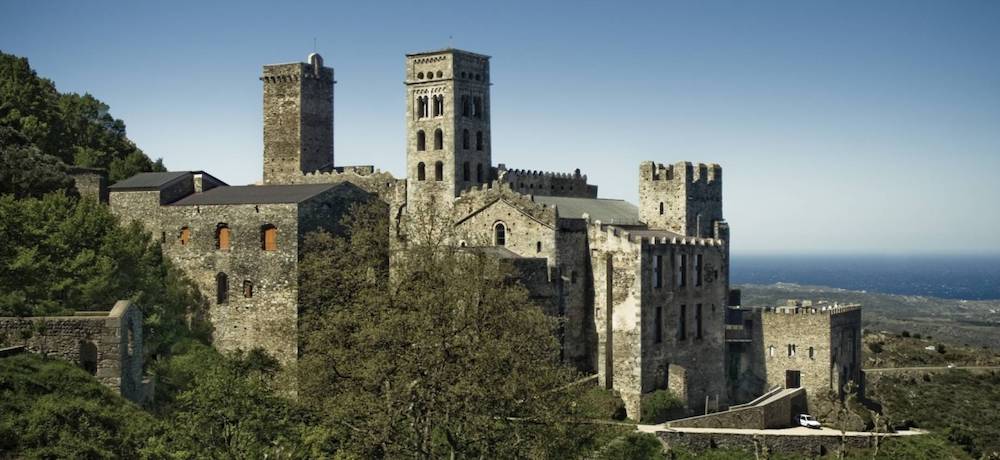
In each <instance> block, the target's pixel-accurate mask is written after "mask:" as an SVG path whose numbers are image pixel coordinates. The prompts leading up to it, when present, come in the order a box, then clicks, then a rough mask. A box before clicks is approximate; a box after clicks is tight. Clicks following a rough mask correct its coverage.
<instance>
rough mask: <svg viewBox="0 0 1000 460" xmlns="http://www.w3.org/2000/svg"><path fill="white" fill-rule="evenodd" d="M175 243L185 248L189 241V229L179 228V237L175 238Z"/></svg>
mask: <svg viewBox="0 0 1000 460" xmlns="http://www.w3.org/2000/svg"><path fill="white" fill-rule="evenodd" d="M177 241H178V242H180V243H181V246H187V244H188V242H190V241H191V229H190V228H187V227H181V236H180V237H179V238H177Z"/></svg>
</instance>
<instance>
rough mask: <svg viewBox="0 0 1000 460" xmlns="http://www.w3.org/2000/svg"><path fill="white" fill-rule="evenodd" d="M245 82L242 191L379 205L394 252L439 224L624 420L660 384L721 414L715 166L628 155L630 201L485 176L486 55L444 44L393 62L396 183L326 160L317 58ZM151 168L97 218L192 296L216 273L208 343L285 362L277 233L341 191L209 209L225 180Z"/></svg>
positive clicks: (290, 233)
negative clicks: (259, 83) (398, 120)
mask: <svg viewBox="0 0 1000 460" xmlns="http://www.w3.org/2000/svg"><path fill="white" fill-rule="evenodd" d="M262 80H263V82H264V171H263V177H264V184H265V185H263V186H259V187H257V189H258V192H259V193H254V195H255V196H267V195H269V194H272V192H273V193H278V192H280V193H286V192H285V191H281V190H279V189H278V188H277V187H308V186H316V185H321V184H328V185H329V184H341V185H351V186H352V187H354V188H355V189H358V190H363V191H366V192H367V193H368V194H369V195H370V196H372V197H378V198H379V199H380V200H381V201H382V202H384V203H386V205H387V212H388V213H389V217H390V219H389V222H390V223H389V225H390V228H389V229H388V231H389V232H390V235H391V237H390V244H392V245H396V246H401V245H405V244H407V242H408V241H415V240H416V239H418V238H420V237H421V235H423V234H428V232H427V231H425V230H427V229H428V228H429V227H430V224H428V222H432V221H433V222H435V225H439V224H440V223H441V222H445V223H446V224H447V226H449V231H448V232H444V233H445V234H448V235H452V236H448V238H450V240H448V241H447V242H448V243H450V244H454V245H455V246H467V247H470V248H472V247H484V246H492V247H498V248H497V250H496V251H495V252H494V253H495V254H496V255H497V256H498V257H504V258H506V259H510V260H511V263H512V264H513V265H514V266H515V267H516V268H517V272H518V273H520V275H519V276H520V279H521V281H522V283H523V284H525V285H526V286H527V287H528V288H529V291H530V292H531V293H532V296H533V297H534V298H535V299H536V301H537V302H538V303H539V305H540V307H541V308H542V309H543V310H545V311H546V312H548V313H550V314H552V315H555V316H557V317H559V318H560V320H561V324H562V327H561V332H560V337H559V339H560V343H561V344H562V358H563V360H564V361H565V362H567V363H571V364H573V365H574V366H576V367H577V368H578V369H580V370H581V371H584V372H588V373H592V372H596V373H598V374H599V376H600V381H601V382H603V385H605V386H607V387H608V388H613V389H615V390H618V391H620V392H621V394H622V396H623V397H624V399H625V401H626V405H627V408H628V412H629V415H630V416H631V417H633V418H638V417H639V416H640V415H639V410H640V407H641V405H640V400H641V395H642V394H644V393H648V392H650V391H654V390H657V389H663V388H670V389H671V390H673V391H674V392H676V393H677V394H678V395H680V396H681V397H682V398H683V399H684V400H685V401H686V402H687V404H688V407H689V408H691V409H692V410H694V409H695V408H698V407H701V406H702V405H703V404H704V401H705V400H706V399H711V400H713V402H714V403H715V404H719V402H720V401H721V403H722V404H723V405H725V404H726V401H727V399H728V398H727V395H726V386H725V381H726V379H725V340H724V338H725V309H726V306H727V303H728V302H727V299H728V295H729V241H728V240H729V227H728V225H727V224H726V223H725V221H724V220H723V217H722V201H721V199H722V169H721V167H719V166H718V165H714V164H711V165H704V164H692V163H685V162H682V163H676V164H674V165H672V166H662V165H658V164H655V163H652V162H645V163H643V164H642V165H641V166H640V171H639V191H640V205H639V206H635V205H632V204H629V203H626V202H624V201H621V200H610V199H602V198H598V197H597V190H598V189H597V186H596V185H593V184H589V183H587V176H586V175H585V174H582V173H581V172H580V170H578V169H577V170H574V171H573V172H572V173H558V172H538V171H533V170H522V169H513V168H507V166H506V165H504V164H499V165H496V166H494V164H493V157H492V146H491V144H492V143H491V131H490V85H491V80H490V58H489V56H485V55H482V54H477V53H471V52H467V51H461V50H455V49H445V50H440V51H431V52H423V53H415V54H409V55H407V56H406V58H405V77H404V84H405V88H406V96H405V97H406V101H405V126H406V139H407V141H406V178H405V179H396V178H394V177H392V176H391V175H390V174H388V173H385V172H380V171H378V170H377V169H375V168H374V167H373V166H350V167H348V166H336V165H335V164H334V163H333V148H332V145H333V137H332V135H333V134H332V133H333V114H332V100H333V89H332V88H333V70H332V69H330V68H327V67H323V62H322V58H320V57H319V56H318V55H315V54H313V55H311V56H310V57H309V59H308V62H307V63H294V64H280V65H270V66H265V67H264V72H263V77H262ZM158 174H160V175H159V176H146V179H142V178H137V179H136V180H134V181H133V180H132V179H129V180H127V181H124V182H126V184H125V185H119V184H116V186H115V187H112V194H111V206H112V208H113V209H115V210H116V212H118V213H119V214H120V215H122V216H124V217H126V218H129V219H134V220H139V221H141V222H143V223H144V224H145V225H146V226H147V228H149V229H150V231H152V232H154V234H155V235H160V239H161V241H162V244H164V247H165V252H166V253H167V254H168V255H169V256H170V257H171V259H172V260H175V261H176V262H177V263H178V264H179V265H180V266H182V267H183V268H184V269H185V271H186V272H187V273H189V274H190V275H191V276H192V278H193V279H195V281H196V282H197V283H198V284H199V285H200V286H201V287H202V289H203V291H204V292H206V293H207V294H206V295H207V296H208V297H210V298H215V297H216V293H217V291H218V286H219V281H218V279H219V274H221V273H225V274H226V276H227V279H228V281H229V291H231V294H230V296H229V298H228V299H227V303H226V304H225V305H215V306H214V307H213V309H212V311H211V314H212V319H213V323H214V324H215V327H216V343H217V344H218V345H219V346H220V347H221V348H224V349H231V348H241V347H247V346H250V345H262V346H265V347H266V348H268V349H270V350H271V351H273V352H275V353H277V354H279V355H280V356H282V357H283V358H284V361H285V362H288V361H289V359H290V358H291V357H294V356H295V353H296V350H295V347H294V343H295V340H294V327H295V321H294V318H295V312H296V304H295V297H296V295H295V287H294V281H293V280H294V277H295V276H297V275H296V263H297V259H296V255H295V249H296V246H295V244H296V243H295V241H296V240H297V239H300V238H301V236H302V235H303V233H304V232H305V231H307V226H306V225H304V222H306V221H312V222H313V224H312V226H311V227H308V228H318V227H323V226H324V225H329V224H330V222H332V221H335V219H336V218H337V217H338V216H339V215H340V213H342V212H343V210H344V204H346V203H348V202H350V201H351V200H352V199H356V198H357V197H354V198H348V197H347V196H346V195H345V196H342V197H341V198H343V200H344V201H343V202H342V203H339V204H330V205H329V206H332V208H334V209H336V211H334V212H326V213H324V211H323V209H324V208H323V205H322V203H328V202H330V201H331V200H334V197H335V195H336V196H339V195H337V194H336V193H334V194H333V195H331V197H330V198H329V199H328V198H324V197H325V196H326V195H319V196H317V197H314V198H310V199H311V200H312V201H310V202H309V203H314V204H316V205H312V204H308V203H306V204H303V203H301V202H299V203H297V204H291V203H285V202H273V201H267V202H264V201H260V200H257V201H247V202H240V203H217V204H213V203H207V202H204V201H199V198H198V197H199V196H202V195H204V196H210V195H212V194H213V193H218V192H215V191H214V188H219V189H224V188H226V186H225V185H224V184H221V181H218V180H217V179H214V178H213V177H211V176H209V175H207V174H205V173H201V172H192V173H158ZM197 177H200V178H201V179H200V181H199V179H197ZM199 184H201V185H199ZM213 187H214V188H213ZM280 193H279V194H280ZM331 193H332V192H331ZM334 201H335V200H334ZM220 224H226V225H227V226H228V228H229V229H230V231H231V233H229V234H228V236H229V238H231V239H232V247H231V249H229V250H228V251H225V252H223V251H220V250H219V249H218V247H217V242H216V241H217V236H216V235H217V232H218V229H219V228H220ZM265 224H268V225H275V226H277V227H278V228H279V229H280V230H279V236H278V238H279V241H278V243H279V247H280V248H281V249H279V250H277V251H275V252H262V251H261V250H260V249H259V246H258V245H259V244H260V243H259V236H258V229H259V228H260V227H261V225H265ZM334 230H335V229H334ZM180 239H184V241H185V243H184V244H180V242H179V240H180ZM500 249H502V250H500ZM244 281H251V282H252V283H253V287H254V289H255V292H254V297H253V298H252V299H244V298H243V296H242V291H241V290H240V286H241V283H243V282H244ZM258 296H260V297H259V298H258Z"/></svg>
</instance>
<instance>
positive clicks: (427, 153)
mask: <svg viewBox="0 0 1000 460" xmlns="http://www.w3.org/2000/svg"><path fill="white" fill-rule="evenodd" d="M489 59H490V57H489V56H484V55H482V54H476V53H470V52H468V51H461V50H456V49H445V50H440V51H430V52H424V53H415V54H408V55H406V80H405V84H406V141H407V142H406V167H407V172H406V176H407V188H406V190H407V199H408V201H409V202H410V203H413V204H414V205H417V206H421V205H423V204H427V203H431V202H433V203H435V205H436V206H439V207H440V209H442V210H449V209H451V204H452V201H453V200H454V198H455V197H457V196H458V195H459V194H461V192H462V191H463V190H467V189H470V188H473V187H477V186H478V185H479V184H484V183H488V182H489V181H490V180H492V179H493V178H492V177H491V172H492V155H491V153H490V61H489Z"/></svg>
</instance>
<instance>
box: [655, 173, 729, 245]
mask: <svg viewBox="0 0 1000 460" xmlns="http://www.w3.org/2000/svg"><path fill="white" fill-rule="evenodd" d="M639 219H640V220H641V221H643V222H644V223H646V225H648V226H650V227H651V228H655V229H663V230H670V231H672V232H674V233H679V234H681V235H685V236H695V237H701V238H722V239H728V238H727V237H728V235H725V236H723V235H721V234H720V235H717V234H716V233H717V232H719V233H726V234H728V227H727V226H726V224H725V221H724V220H723V218H722V167H721V166H719V165H717V164H714V163H712V164H707V165H706V164H704V163H698V164H697V165H692V164H691V163H690V162H686V161H684V162H679V163H675V164H672V165H666V166H664V165H662V164H659V163H654V162H652V161H644V162H642V164H641V165H640V166H639ZM717 229H718V230H717Z"/></svg>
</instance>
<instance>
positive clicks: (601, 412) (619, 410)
mask: <svg viewBox="0 0 1000 460" xmlns="http://www.w3.org/2000/svg"><path fill="white" fill-rule="evenodd" d="M577 403H578V404H579V405H580V406H581V409H582V413H583V414H585V416H586V417H588V418H596V419H606V420H607V419H610V420H625V418H626V417H627V414H626V413H625V402H624V401H622V398H621V396H619V395H618V392H616V391H612V390H605V389H604V388H601V387H599V386H595V387H591V388H588V389H587V390H586V391H584V392H583V394H581V395H580V397H579V398H578V399H577Z"/></svg>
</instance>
